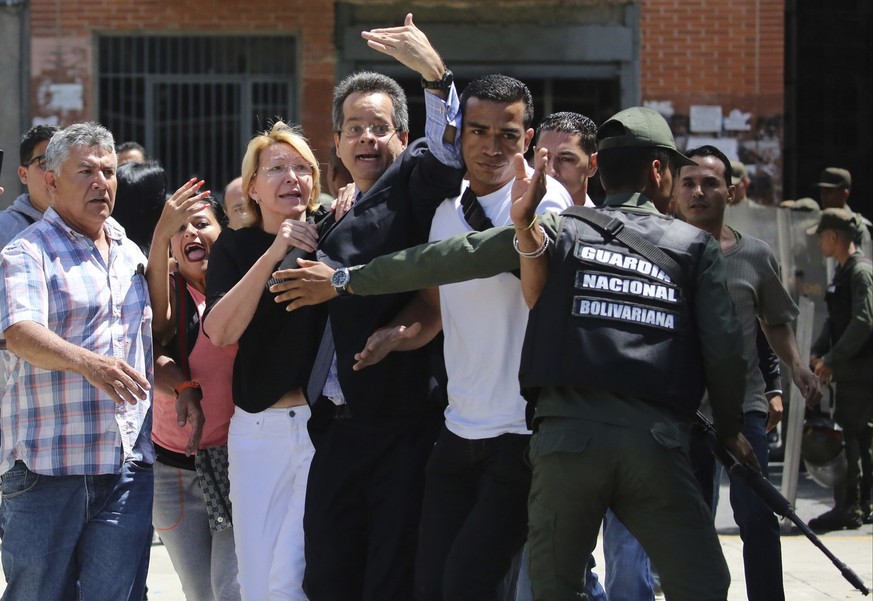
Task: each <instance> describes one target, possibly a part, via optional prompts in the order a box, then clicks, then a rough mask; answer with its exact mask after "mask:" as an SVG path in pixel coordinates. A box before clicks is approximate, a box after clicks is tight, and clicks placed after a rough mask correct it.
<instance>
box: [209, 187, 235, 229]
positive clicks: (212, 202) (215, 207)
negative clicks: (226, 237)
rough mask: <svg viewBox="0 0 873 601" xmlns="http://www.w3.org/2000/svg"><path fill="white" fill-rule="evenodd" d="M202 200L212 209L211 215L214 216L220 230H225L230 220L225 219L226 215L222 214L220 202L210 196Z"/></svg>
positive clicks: (222, 208) (222, 209)
mask: <svg viewBox="0 0 873 601" xmlns="http://www.w3.org/2000/svg"><path fill="white" fill-rule="evenodd" d="M202 200H203V202H208V203H209V208H210V209H212V214H213V215H215V220H216V221H217V222H218V225H220V226H221V229H224V228H226V227H227V225H228V223H230V220H229V219H228V218H227V213H225V212H224V207H223V206H221V202H220V201H219V200H218V199H217V198H216V197H215V196H214V195H212V194H208V195H207V196H204V197H203V199H202Z"/></svg>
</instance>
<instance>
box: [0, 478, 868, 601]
mask: <svg viewBox="0 0 873 601" xmlns="http://www.w3.org/2000/svg"><path fill="white" fill-rule="evenodd" d="M771 467H772V471H773V473H772V474H771V477H772V479H773V481H774V482H776V483H777V484H778V482H780V481H781V477H782V474H781V469H782V466H781V464H775V465H773V466H771ZM727 495H728V488H727V486H726V481H723V482H722V487H721V498H722V499H724V500H725V501H726V500H727V498H728V496H727ZM830 502H831V501H830V493H829V491H827V490H825V489H823V488H821V487H819V486H818V485H817V484H815V483H814V482H813V481H812V480H810V479H809V478H808V477H806V476H805V475H803V474H802V475H801V479H800V483H799V486H798V501H797V504H796V505H797V514H798V515H799V516H800V518H801V519H802V520H804V521H805V522H808V521H809V520H810V519H811V518H813V517H815V516H817V515H819V514H820V513H822V512H824V511H826V510H827V509H829V508H830ZM716 527H717V529H718V531H719V538H720V539H721V544H722V549H723V550H724V554H725V557H726V559H727V562H728V565H729V566H730V570H731V574H732V575H733V584H732V585H731V590H730V594H729V596H728V601H743V600H745V599H746V595H745V582H744V580H743V558H742V541H740V537H739V534H738V529H737V527H736V524H734V521H733V518H732V517H731V513H730V506H729V504H728V503H727V502H725V503H721V504H720V505H719V509H718V512H717V514H716ZM783 532H785V534H784V536H783V537H782V559H783V564H784V565H783V574H784V581H785V593H786V598H787V599H789V601H824V600H828V599H862V598H863V597H862V595H861V593H859V592H857V591H855V590H854V589H853V588H852V586H851V585H850V584H849V583H848V582H847V581H846V580H845V579H844V578H843V577H842V575H841V574H840V572H839V571H838V570H837V568H836V567H834V565H833V564H832V563H831V562H830V560H829V559H828V558H827V557H825V555H824V554H823V553H822V552H821V551H820V550H819V549H818V548H816V547H815V546H813V544H812V543H811V542H809V541H808V540H807V538H806V537H805V536H803V535H802V534H796V533H793V532H791V531H790V529H788V528H787V527H786V528H785V530H783ZM821 540H822V542H824V544H825V545H827V547H828V548H829V549H830V550H831V551H832V552H833V553H834V554H835V555H836V556H837V557H838V558H839V559H840V560H842V561H843V562H845V563H846V564H847V565H848V566H849V567H850V568H851V569H853V570H854V571H855V572H856V573H857V574H858V576H860V577H861V579H862V580H863V582H864V583H865V584H866V585H867V586H868V587H869V586H873V526H871V525H865V526H863V527H862V528H860V529H858V530H852V531H843V532H838V533H830V534H826V535H823V536H822V537H821ZM677 552H678V553H681V552H682V550H681V549H677ZM599 553H600V551H599V548H598V551H597V552H596V553H595V556H596V557H597V560H598V564H599V565H603V558H602V556H601V555H600V554H599ZM148 582H149V599H150V600H152V601H184V596H183V594H182V588H181V586H180V585H179V579H178V578H177V577H176V573H175V572H174V571H173V566H172V565H171V563H170V559H169V557H168V556H167V551H166V549H165V548H164V546H163V545H154V546H152V558H151V569H150V571H149V580H148ZM2 590H3V583H2V581H0V591H2Z"/></svg>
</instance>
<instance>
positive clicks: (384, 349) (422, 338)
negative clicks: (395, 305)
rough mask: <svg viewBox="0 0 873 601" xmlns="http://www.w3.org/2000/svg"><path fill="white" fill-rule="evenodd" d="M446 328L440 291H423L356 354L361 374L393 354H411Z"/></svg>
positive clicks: (374, 334) (374, 333)
mask: <svg viewBox="0 0 873 601" xmlns="http://www.w3.org/2000/svg"><path fill="white" fill-rule="evenodd" d="M442 328H443V323H442V318H441V317H440V297H439V290H438V289H437V288H428V289H427V290H422V291H420V292H419V293H418V294H416V295H415V297H413V299H412V300H411V301H409V303H408V304H407V305H406V306H405V307H404V308H403V309H402V310H401V311H400V312H399V313H398V314H397V315H396V316H395V317H394V319H392V320H391V322H390V323H388V324H387V325H386V326H385V327H382V328H379V329H378V330H376V331H375V332H373V334H372V335H371V336H370V337H369V338H368V339H367V344H366V346H365V347H364V348H363V349H362V350H361V352H359V353H355V359H356V360H357V363H355V364H354V365H353V366H352V369H354V370H355V371H359V370H361V369H364V368H365V367H368V366H370V365H375V364H376V363H378V362H379V361H381V360H382V359H384V358H385V357H386V356H387V355H388V353H390V352H393V351H411V350H414V349H418V348H421V347H423V346H424V345H425V344H427V343H428V342H430V341H431V340H433V339H434V336H436V335H437V334H438V333H439V332H440V331H441V330H442Z"/></svg>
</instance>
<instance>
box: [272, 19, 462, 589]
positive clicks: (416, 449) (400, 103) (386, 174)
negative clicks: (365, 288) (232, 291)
mask: <svg viewBox="0 0 873 601" xmlns="http://www.w3.org/2000/svg"><path fill="white" fill-rule="evenodd" d="M374 31H379V32H382V35H381V36H380V37H379V39H380V40H382V42H384V43H385V44H388V45H389V46H388V47H386V46H385V45H384V44H382V43H379V45H380V46H382V47H381V48H377V49H379V50H382V51H383V52H386V53H388V54H390V55H392V56H395V58H397V59H398V60H399V61H400V62H402V63H404V64H406V65H407V66H409V67H410V68H412V69H413V70H415V71H418V72H419V73H420V74H421V76H422V82H423V86H424V87H426V88H428V89H429V90H432V92H431V93H433V94H435V95H436V96H438V97H447V96H448V93H449V91H450V90H451V89H452V82H451V72H450V71H448V70H447V69H446V68H445V66H444V65H443V63H442V60H441V59H440V58H439V55H438V54H437V53H436V51H434V50H433V48H432V47H431V46H430V44H429V43H427V39H426V38H425V37H424V35H423V34H422V33H421V32H420V30H418V29H417V28H415V26H414V25H412V20H411V15H410V16H408V17H407V21H406V24H405V25H404V27H399V28H392V29H389V30H374ZM385 32H388V33H385ZM365 37H367V34H365ZM368 39H369V38H368ZM395 43H396V44H397V45H396V46H393V45H394V44H395ZM371 46H373V47H376V46H374V43H372V42H371ZM413 49H415V52H413V51H412V50H413ZM452 92H453V90H452ZM431 106H432V105H431V104H429V105H428V110H429V113H430V116H431V118H433V117H434V115H433V112H432V111H431ZM442 123H444V124H445V123H446V120H445V118H443V120H442ZM333 126H334V132H335V133H334V139H335V142H336V147H337V156H339V157H340V159H342V161H343V164H344V165H345V166H346V167H347V168H348V170H349V172H350V173H351V174H352V177H353V178H354V183H355V186H356V188H357V197H356V198H357V200H356V201H355V203H354V205H353V206H352V207H351V209H350V211H349V212H348V213H346V214H345V215H342V216H340V217H339V218H338V219H336V221H335V222H334V223H329V224H326V225H327V227H326V228H325V229H323V230H322V232H323V233H322V234H321V237H320V240H319V241H318V256H319V259H320V260H321V261H323V262H325V263H328V264H331V265H333V266H337V265H356V264H359V263H364V262H367V261H369V260H370V259H373V258H375V257H377V256H379V255H382V254H385V253H387V252H392V251H396V250H400V249H403V248H407V247H409V246H412V245H415V244H418V243H421V242H425V241H426V239H427V232H428V229H429V227H430V220H431V218H432V217H433V213H434V211H435V209H436V207H437V205H438V204H439V203H440V202H441V201H442V200H443V199H445V198H446V197H447V196H453V195H457V193H458V190H459V186H460V181H461V177H462V175H463V170H462V169H459V168H457V167H449V166H446V165H443V164H442V163H440V162H439V161H438V160H437V159H436V158H435V157H434V156H433V155H432V154H431V152H429V151H428V146H427V143H426V141H425V140H417V141H415V142H413V143H412V144H411V145H410V146H409V148H407V141H408V113H407V107H406V98H405V96H404V93H403V90H402V89H401V88H400V86H399V85H398V84H397V83H396V82H395V81H394V80H392V79H391V78H389V77H386V76H384V75H379V74H376V73H358V74H355V75H352V76H350V77H348V78H346V79H345V80H343V81H342V82H340V83H339V85H337V87H336V89H335V91H334V100H333ZM441 133H442V132H441ZM449 137H450V138H451V135H450V136H449ZM331 219H333V218H331ZM277 275H279V274H277ZM334 284H335V286H336V288H337V290H342V289H343V283H342V281H341V280H338V281H336V282H335V283H334ZM410 298H411V295H410V294H392V295H385V296H379V297H356V296H344V297H342V298H338V299H336V300H335V301H334V302H332V303H330V305H329V309H330V319H329V326H328V327H329V328H330V329H329V330H328V331H327V332H326V335H325V339H324V340H323V341H322V349H321V350H320V352H319V354H320V355H321V356H323V357H327V359H326V360H322V361H319V360H316V366H315V368H314V369H313V373H312V377H311V380H312V381H311V383H310V386H309V387H308V392H309V397H310V399H309V400H310V404H312V405H313V407H314V409H313V420H312V421H311V422H310V431H311V433H312V436H313V441H314V443H315V447H316V452H315V458H314V459H313V462H312V468H311V471H310V476H309V482H308V490H307V499H306V513H305V517H304V530H305V535H306V562H307V566H306V575H305V579H304V590H305V591H306V594H307V595H308V596H309V598H310V600H311V601H345V600H349V601H352V600H354V601H362V600H363V601H377V600H378V601H391V600H397V601H409V600H410V599H412V598H413V593H412V580H413V579H412V571H413V559H414V554H415V546H416V532H417V528H418V521H419V512H420V507H421V493H422V488H423V479H424V466H425V463H426V461H427V458H428V454H429V452H430V449H431V447H432V446H433V443H434V440H435V439H436V436H437V433H438V431H439V427H440V425H441V410H442V406H441V402H442V398H443V397H442V394H441V393H440V390H439V389H440V387H439V386H438V385H437V383H436V381H435V378H434V377H433V373H434V371H435V370H434V363H435V361H434V356H435V353H434V351H436V355H437V356H438V353H439V349H434V348H433V347H432V346H431V345H429V346H427V347H425V348H422V349H419V350H415V351H410V352H408V353H394V354H392V355H391V356H390V357H389V358H388V359H386V360H385V361H383V362H382V363H380V364H379V365H377V366H374V367H371V368H369V369H366V370H363V371H355V370H353V369H352V366H353V364H354V363H355V358H354V355H355V353H357V352H359V351H360V350H361V349H363V348H364V346H365V344H366V342H367V338H368V337H369V336H370V334H372V333H373V331H374V330H376V329H378V328H380V327H383V326H385V325H386V324H387V323H388V322H389V321H390V320H391V319H392V318H393V317H394V316H395V314H396V313H397V312H398V311H399V310H400V309H401V308H402V307H404V306H405V305H406V304H407V303H408V302H409V300H410ZM331 349H335V354H333V357H332V360H330V350H331Z"/></svg>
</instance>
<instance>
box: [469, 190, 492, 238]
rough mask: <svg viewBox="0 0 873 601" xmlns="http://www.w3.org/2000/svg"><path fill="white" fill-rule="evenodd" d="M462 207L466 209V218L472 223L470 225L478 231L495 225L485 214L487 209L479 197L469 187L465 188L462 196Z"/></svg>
mask: <svg viewBox="0 0 873 601" xmlns="http://www.w3.org/2000/svg"><path fill="white" fill-rule="evenodd" d="M461 208H462V209H464V219H466V221H467V223H469V224H470V227H471V228H473V229H474V230H476V231H477V232H484V231H485V230H487V229H489V228H492V227H494V224H493V223H491V220H490V219H488V217H486V216H485V210H484V209H483V208H482V205H481V203H480V202H479V199H478V198H476V195H475V194H473V191H472V190H471V189H470V188H469V187H468V188H467V189H466V190H464V194H463V195H462V196H461Z"/></svg>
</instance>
